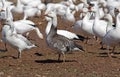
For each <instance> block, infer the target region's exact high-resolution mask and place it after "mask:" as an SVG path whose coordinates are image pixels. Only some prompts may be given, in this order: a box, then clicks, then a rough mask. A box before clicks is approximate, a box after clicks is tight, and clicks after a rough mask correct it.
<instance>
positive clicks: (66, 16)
mask: <svg viewBox="0 0 120 77" xmlns="http://www.w3.org/2000/svg"><path fill="white" fill-rule="evenodd" d="M62 19H63V20H64V21H69V22H73V23H74V22H75V17H74V13H73V14H72V12H71V10H70V7H67V9H66V13H65V14H64V15H63V16H62Z"/></svg>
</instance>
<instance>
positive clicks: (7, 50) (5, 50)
mask: <svg viewBox="0 0 120 77" xmlns="http://www.w3.org/2000/svg"><path fill="white" fill-rule="evenodd" d="M5 51H8V50H7V46H6V43H5Z"/></svg>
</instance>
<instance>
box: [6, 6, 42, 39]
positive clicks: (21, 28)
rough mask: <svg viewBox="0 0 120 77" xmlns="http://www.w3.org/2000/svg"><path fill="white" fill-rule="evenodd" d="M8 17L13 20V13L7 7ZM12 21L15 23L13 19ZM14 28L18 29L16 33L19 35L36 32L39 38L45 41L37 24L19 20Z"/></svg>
mask: <svg viewBox="0 0 120 77" xmlns="http://www.w3.org/2000/svg"><path fill="white" fill-rule="evenodd" d="M6 12H7V16H8V18H10V19H11V18H12V13H11V9H10V7H7V11H6ZM11 21H13V19H11ZM13 23H14V25H13V26H14V28H15V29H16V32H17V33H19V34H23V33H26V32H29V31H31V30H35V31H36V33H37V35H38V37H39V38H41V39H43V35H42V33H41V32H40V30H39V28H38V27H36V25H35V23H34V22H32V21H30V20H17V21H14V22H13Z"/></svg>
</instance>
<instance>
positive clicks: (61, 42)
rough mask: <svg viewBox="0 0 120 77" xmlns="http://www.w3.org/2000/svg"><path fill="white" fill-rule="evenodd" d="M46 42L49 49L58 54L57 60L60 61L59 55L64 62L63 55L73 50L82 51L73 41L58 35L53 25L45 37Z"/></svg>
mask: <svg viewBox="0 0 120 77" xmlns="http://www.w3.org/2000/svg"><path fill="white" fill-rule="evenodd" d="M46 41H47V44H48V46H49V47H50V48H52V49H55V50H56V51H57V52H58V54H59V57H58V60H60V56H61V54H63V56H64V59H63V61H65V53H67V52H70V51H74V50H80V51H84V49H83V48H82V46H80V45H77V44H75V42H74V41H72V40H70V39H68V38H66V37H64V36H61V35H58V34H57V28H56V27H55V26H54V25H53V24H52V26H51V29H50V32H49V34H48V35H47V38H46Z"/></svg>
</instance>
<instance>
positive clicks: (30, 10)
mask: <svg viewBox="0 0 120 77" xmlns="http://www.w3.org/2000/svg"><path fill="white" fill-rule="evenodd" d="M23 9H24V17H23V20H26V19H27V18H28V17H34V16H40V15H41V10H39V9H38V8H36V7H32V6H24V7H23Z"/></svg>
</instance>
